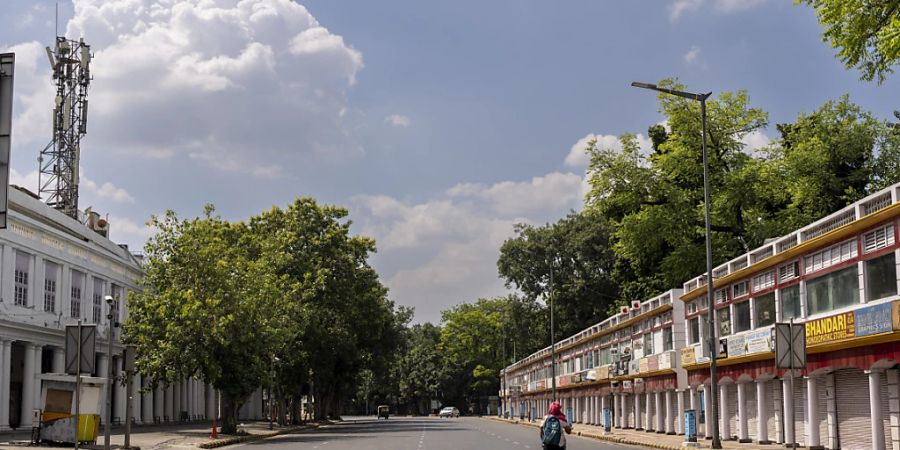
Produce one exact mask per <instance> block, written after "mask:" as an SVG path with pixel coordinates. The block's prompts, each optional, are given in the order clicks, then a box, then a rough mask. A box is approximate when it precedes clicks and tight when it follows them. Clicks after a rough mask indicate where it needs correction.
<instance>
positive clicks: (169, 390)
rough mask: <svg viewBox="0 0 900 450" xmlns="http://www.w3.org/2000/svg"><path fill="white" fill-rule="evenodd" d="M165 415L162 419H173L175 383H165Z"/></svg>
mask: <svg viewBox="0 0 900 450" xmlns="http://www.w3.org/2000/svg"><path fill="white" fill-rule="evenodd" d="M164 398H165V412H166V413H165V415H164V417H163V421H165V420H166V418H168V420H169V421H175V419H176V417H175V383H172V382H169V383H168V384H167V385H166V395H165V397H164Z"/></svg>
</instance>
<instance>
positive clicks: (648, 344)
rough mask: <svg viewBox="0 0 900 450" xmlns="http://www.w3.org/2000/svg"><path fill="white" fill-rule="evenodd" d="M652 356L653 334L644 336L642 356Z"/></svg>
mask: <svg viewBox="0 0 900 450" xmlns="http://www.w3.org/2000/svg"><path fill="white" fill-rule="evenodd" d="M652 354H653V333H645V334H644V356H647V355H652Z"/></svg>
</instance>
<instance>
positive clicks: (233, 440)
mask: <svg viewBox="0 0 900 450" xmlns="http://www.w3.org/2000/svg"><path fill="white" fill-rule="evenodd" d="M318 427H319V425H318V424H313V425H300V426H296V427H291V428H285V429H283V430H278V431H273V432H271V433H260V434H248V435H245V436H233V437H227V438H223V439H216V440H212V441H206V442H201V443H199V444H197V448H219V447H225V446H227V445H234V444H242V443H245V442H252V441H258V440H262V439H267V438H270V437H275V436H279V435H282V434H287V433H293V432H295V431H300V430H305V429H313V428H318Z"/></svg>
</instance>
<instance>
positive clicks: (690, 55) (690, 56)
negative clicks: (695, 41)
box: [684, 45, 700, 64]
mask: <svg viewBox="0 0 900 450" xmlns="http://www.w3.org/2000/svg"><path fill="white" fill-rule="evenodd" d="M699 56H700V47H698V46H696V45H692V46H691V49H690V50H688V52H687V53H685V54H684V61H685V62H687V63H688V64H690V63H693V62H695V61H697V57H699Z"/></svg>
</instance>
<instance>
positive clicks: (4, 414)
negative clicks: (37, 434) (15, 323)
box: [0, 339, 12, 431]
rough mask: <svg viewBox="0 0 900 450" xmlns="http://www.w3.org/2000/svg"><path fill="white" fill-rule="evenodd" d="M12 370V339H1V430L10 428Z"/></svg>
mask: <svg viewBox="0 0 900 450" xmlns="http://www.w3.org/2000/svg"><path fill="white" fill-rule="evenodd" d="M11 371H12V341H9V340H6V339H3V340H0V430H3V431H6V430H9V429H10V427H9V384H10V373H11Z"/></svg>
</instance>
